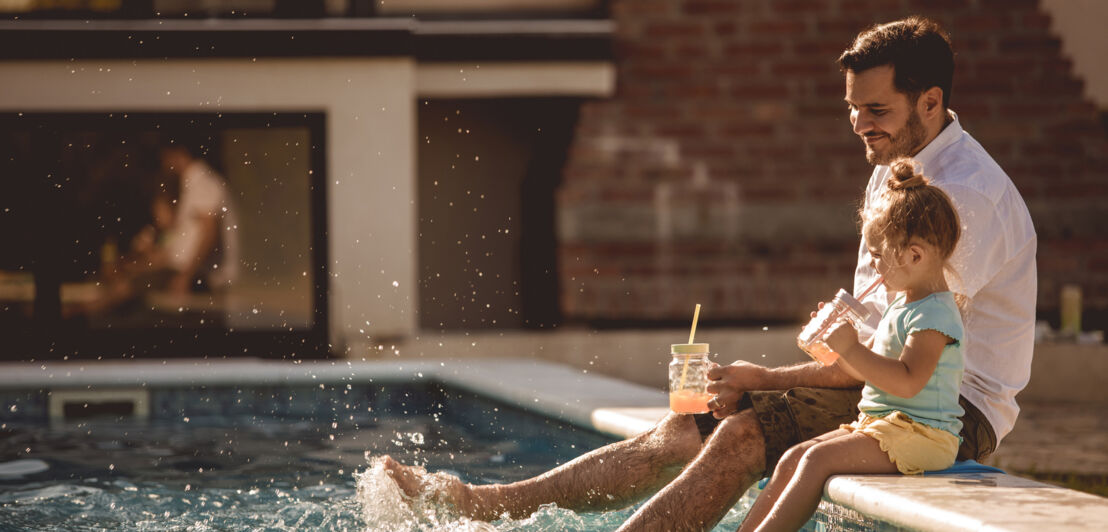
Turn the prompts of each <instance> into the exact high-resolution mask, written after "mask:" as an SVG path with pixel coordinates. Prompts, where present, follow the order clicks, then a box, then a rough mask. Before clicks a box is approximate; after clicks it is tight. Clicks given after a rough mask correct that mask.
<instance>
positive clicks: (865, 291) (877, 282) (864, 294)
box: [858, 275, 885, 301]
mask: <svg viewBox="0 0 1108 532" xmlns="http://www.w3.org/2000/svg"><path fill="white" fill-rule="evenodd" d="M884 280H885V278H884V277H882V276H880V275H878V276H877V280H876V281H874V282H873V284H871V285H869V288H867V289H865V290H864V291H862V295H860V296H858V301H861V300H862V299H865V297H866V296H868V295H869V293H870V292H872V291H874V290H875V289H877V285H879V284H881V281H884Z"/></svg>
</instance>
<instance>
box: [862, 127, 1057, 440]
mask: <svg viewBox="0 0 1108 532" xmlns="http://www.w3.org/2000/svg"><path fill="white" fill-rule="evenodd" d="M950 114H951V117H952V118H953V119H954V120H953V121H952V122H951V123H950V124H948V125H947V126H946V128H945V129H943V131H942V132H940V133H939V135H938V136H937V137H935V139H934V140H932V141H931V143H930V144H928V145H927V147H925V148H924V149H923V150H922V151H920V152H919V153H918V154H917V155H916V156H915V157H914V159H915V160H916V161H917V162H918V163H920V165H921V167H922V168H921V169H922V173H923V175H925V176H927V177H928V178H929V179H931V183H932V184H934V185H936V186H938V187H939V188H941V189H943V190H944V191H945V192H946V193H947V194H948V195H949V196H950V198H951V200H952V201H953V203H954V207H955V208H956V209H957V210H958V216H959V218H960V220H961V224H962V234H961V239H960V240H959V241H958V247H957V248H956V249H955V250H954V255H953V256H952V257H951V260H950V265H951V266H952V267H953V269H954V272H956V274H955V275H951V274H948V275H947V281H948V283H949V285H950V289H951V291H953V292H955V293H959V294H962V295H964V296H966V297H967V298H969V305H968V307H967V308H965V309H963V319H964V320H965V326H966V339H965V341H964V348H965V363H966V369H965V373H964V376H963V378H962V388H961V393H962V395H963V396H965V398H966V399H967V400H969V402H971V403H973V405H974V406H976V407H977V408H978V409H979V410H981V412H982V413H983V414H984V415H985V417H986V418H988V420H989V423H990V424H991V425H992V427H993V431H994V432H995V433H996V437H997V441H998V442H999V440H1000V439H1001V438H1003V437H1004V436H1005V435H1007V434H1008V433H1009V432H1010V431H1011V430H1012V426H1013V425H1015V423H1016V416H1017V415H1018V414H1019V406H1018V405H1017V404H1016V394H1017V393H1018V392H1019V391H1020V390H1022V389H1023V387H1024V386H1026V385H1027V381H1028V379H1029V378H1030V376H1031V355H1032V351H1033V350H1034V341H1035V335H1034V328H1035V298H1036V296H1037V291H1038V287H1037V283H1038V278H1037V274H1036V269H1035V250H1036V247H1037V242H1038V240H1037V237H1036V236H1035V227H1034V226H1033V225H1032V223H1031V216H1030V214H1029V213H1028V211H1027V205H1026V204H1025V203H1024V201H1023V198H1022V197H1021V196H1020V193H1019V191H1018V190H1016V187H1015V185H1013V184H1012V180H1011V179H1009V178H1008V175H1007V174H1005V173H1004V170H1002V169H1001V168H1000V166H999V165H997V164H996V161H994V160H993V159H992V157H990V156H989V154H988V153H987V152H985V149H984V148H982V147H981V145H980V144H978V142H977V141H976V140H974V138H973V137H971V136H970V135H969V133H966V132H965V131H964V130H963V129H962V125H961V124H960V123H959V121H958V115H956V114H954V112H953V111H951V112H950ZM888 177H889V167H888V166H884V165H878V166H876V167H875V168H874V169H873V175H871V176H870V180H869V184H868V185H867V186H866V196H865V202H866V203H867V204H868V203H869V202H870V201H873V200H876V199H877V197H878V195H879V194H880V193H881V191H882V190H883V187H884V184H885V180H886V179H888ZM876 278H877V272H876V271H874V269H873V268H872V267H871V266H870V254H869V249H868V247H867V245H866V241H865V237H863V238H862V245H861V247H860V248H859V250H858V267H857V269H856V270H855V272H854V293H855V294H860V293H861V292H862V291H863V290H865V289H866V287H868V286H870V285H871V284H872V283H873V282H874V281H875V280H876ZM891 296H892V294H888V293H886V291H885V289H884V286H881V287H879V288H878V289H877V290H876V291H874V293H873V294H871V295H869V296H868V297H866V298H865V300H864V303H866V305H867V306H870V307H871V308H872V309H873V310H874V313H873V314H872V315H871V316H870V318H869V321H868V325H869V328H870V329H872V328H873V327H874V326H876V324H877V321H878V320H879V319H880V317H881V313H882V312H884V310H885V308H886V307H887V306H888V305H889V303H890V302H891V301H892V297H891ZM868 332H869V331H864V332H863V336H865V335H866V334H867V333H868Z"/></svg>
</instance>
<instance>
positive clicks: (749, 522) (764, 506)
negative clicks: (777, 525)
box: [739, 429, 850, 532]
mask: <svg viewBox="0 0 1108 532" xmlns="http://www.w3.org/2000/svg"><path fill="white" fill-rule="evenodd" d="M847 434H850V431H848V430H845V429H836V430H833V431H831V432H828V433H825V434H821V435H819V436H816V437H815V438H812V439H810V440H807V441H803V442H800V443H798V444H796V445H794V446H792V447H791V448H789V450H788V451H785V454H784V455H783V456H781V459H780V460H778V461H777V468H776V469H774V470H773V476H772V477H770V479H769V482H768V483H767V484H766V487H765V488H764V489H763V490H762V493H761V494H760V495H758V499H757V500H755V501H754V506H752V507H751V508H750V511H749V512H747V514H746V517H744V518H743V524H742V526H740V527H739V531H740V532H747V531H749V530H754V528H755V527H757V526H758V525H759V524H761V522H762V521H763V520H764V519H765V518H766V514H768V513H769V511H770V509H772V508H773V503H775V502H777V499H778V498H779V497H780V496H781V492H782V491H784V490H785V486H787V485H788V484H789V481H790V480H792V478H793V475H794V474H796V468H797V466H798V465H799V464H800V459H801V457H803V456H804V453H805V452H806V451H807V450H808V449H810V448H811V447H812V446H813V445H815V444H817V443H820V442H824V441H827V440H830V439H834V438H839V437H842V436H845V435H847Z"/></svg>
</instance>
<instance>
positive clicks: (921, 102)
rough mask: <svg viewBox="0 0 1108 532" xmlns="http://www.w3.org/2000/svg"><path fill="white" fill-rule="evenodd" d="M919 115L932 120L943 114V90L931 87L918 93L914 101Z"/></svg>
mask: <svg viewBox="0 0 1108 532" xmlns="http://www.w3.org/2000/svg"><path fill="white" fill-rule="evenodd" d="M916 102H917V103H916V107H917V110H918V111H919V115H920V116H922V117H924V118H934V117H935V115H938V114H940V113H942V112H943V90H942V89H940V88H939V87H937V86H936V87H931V88H930V89H927V90H925V91H923V92H922V93H920V95H919V99H918V100H916Z"/></svg>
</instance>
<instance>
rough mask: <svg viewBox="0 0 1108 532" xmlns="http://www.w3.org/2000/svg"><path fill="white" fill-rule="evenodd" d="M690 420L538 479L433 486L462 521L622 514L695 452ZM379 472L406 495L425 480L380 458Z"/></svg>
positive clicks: (671, 422) (672, 417) (669, 419)
mask: <svg viewBox="0 0 1108 532" xmlns="http://www.w3.org/2000/svg"><path fill="white" fill-rule="evenodd" d="M700 447H701V441H700V434H699V432H698V431H697V428H696V423H695V422H694V421H693V418H692V416H688V415H677V414H672V413H671V414H669V415H667V416H666V417H665V418H664V419H663V420H662V421H661V422H659V423H658V424H657V425H655V426H654V427H653V428H651V429H650V430H649V431H647V432H644V433H642V434H639V435H638V436H635V437H633V438H630V439H628V440H624V441H621V442H617V443H613V444H610V445H606V446H604V447H601V448H599V449H596V450H593V451H591V452H589V453H586V454H584V455H582V456H579V457H577V458H576V459H574V460H573V461H570V462H567V463H565V464H562V465H561V466H558V467H557V468H554V469H552V470H550V471H547V472H546V473H543V474H542V475H539V476H537V477H533V478H530V479H527V480H522V481H519V482H513V483H511V484H483V485H469V484H463V483H461V482H460V481H457V480H456V479H454V480H449V479H447V480H443V479H441V477H440V479H439V480H440V481H439V482H437V483H435V485H436V486H438V487H439V488H440V489H441V490H442V491H445V493H439V495H440V496H445V498H446V499H447V500H448V501H449V502H451V503H453V504H454V505H455V506H456V507H457V509H458V511H459V512H461V513H462V515H464V516H466V517H470V518H474V519H480V520H485V521H488V520H492V519H496V518H498V517H500V516H501V515H503V514H504V513H508V514H509V515H510V516H512V517H516V518H520V517H526V516H529V515H531V514H532V513H534V512H535V511H536V510H538V508H539V506H541V505H543V504H548V503H555V504H557V505H558V507H560V508H568V509H571V510H578V511H602V510H611V509H616V508H624V507H627V506H629V505H631V504H634V503H635V502H637V501H638V500H639V499H642V498H643V497H645V496H647V495H649V494H651V493H654V492H655V491H657V490H658V489H659V488H660V487H662V486H664V485H666V484H667V483H669V482H670V481H671V480H673V478H674V477H676V476H677V474H678V473H679V472H680V471H681V468H682V467H684V465H685V464H686V463H688V462H689V460H692V459H693V457H695V456H696V455H697V452H698V451H699V450H700ZM384 463H385V468H386V470H387V471H389V472H390V473H391V474H392V475H393V478H394V479H395V480H396V481H397V484H398V485H399V486H400V488H401V489H402V490H403V491H404V492H405V493H406V494H407V495H408V496H415V495H417V494H419V493H420V492H421V491H422V490H423V488H424V486H425V485H427V482H428V478H427V476H426V475H425V474H423V473H422V472H421V471H419V470H418V469H417V468H412V467H408V466H403V465H400V464H398V463H397V462H395V461H393V460H391V459H389V458H387V457H386V458H385V459H384Z"/></svg>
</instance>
